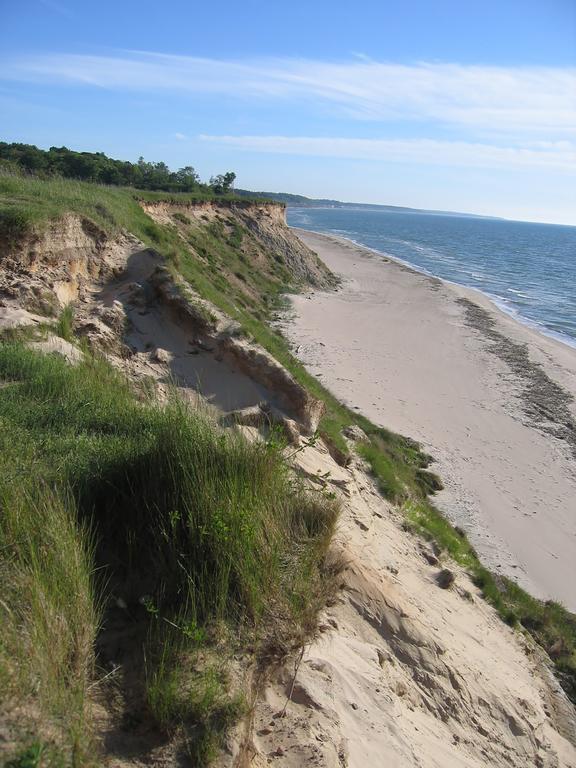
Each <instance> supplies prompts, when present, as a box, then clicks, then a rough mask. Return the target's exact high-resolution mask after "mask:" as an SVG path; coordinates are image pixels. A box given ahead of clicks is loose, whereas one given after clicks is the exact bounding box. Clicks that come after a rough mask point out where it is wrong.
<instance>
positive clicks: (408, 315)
mask: <svg viewBox="0 0 576 768" xmlns="http://www.w3.org/2000/svg"><path fill="white" fill-rule="evenodd" d="M297 232H298V234H299V236H300V237H301V238H302V240H304V242H305V243H306V244H307V245H309V246H310V247H312V248H313V249H314V250H315V251H316V252H317V253H318V255H319V256H320V257H321V258H322V260H323V261H325V262H326V264H327V265H328V266H329V267H330V268H331V269H332V270H334V271H335V272H336V273H338V274H339V275H341V276H342V278H343V284H342V288H341V289H340V290H339V291H337V292H331V293H328V292H326V293H324V292H315V293H314V294H313V295H310V294H309V295H307V296H297V297H295V298H294V302H293V306H294V317H293V318H291V319H290V321H289V322H286V324H285V327H284V332H285V333H286V335H287V336H288V338H289V339H291V341H292V342H294V344H295V346H296V350H297V355H298V357H299V358H300V359H301V360H302V361H303V362H304V363H305V364H306V366H307V367H308V368H309V370H311V371H312V372H313V373H315V374H316V375H319V376H321V378H322V381H323V382H324V383H325V384H326V385H327V386H328V387H329V388H330V389H331V390H332V391H333V392H334V394H335V395H337V396H338V397H339V398H340V399H342V400H343V401H344V402H346V403H347V404H348V405H349V406H351V407H353V408H356V409H357V410H359V411H361V412H362V413H364V414H365V415H366V416H368V417H369V418H370V419H372V420H373V421H374V422H375V423H378V424H381V425H384V426H386V427H388V428H390V429H393V430H395V431H397V432H400V433H401V434H404V435H407V436H410V437H413V438H414V439H416V440H418V441H419V442H420V443H422V445H423V446H424V447H425V448H426V450H428V451H429V452H430V453H431V454H432V455H433V456H434V457H435V459H436V463H435V465H434V469H435V471H437V472H438V473H439V474H440V476H441V477H442V479H443V482H444V484H445V490H444V491H442V492H441V493H439V494H438V496H437V502H438V505H439V506H440V508H441V509H442V510H443V511H444V512H445V513H446V514H447V515H448V516H449V517H450V519H451V520H452V521H454V522H456V523H458V524H459V525H461V526H463V527H464V528H465V529H466V531H467V532H468V534H469V536H470V539H471V541H472V542H473V544H474V546H475V547H476V548H477V550H478V551H479V553H480V555H481V557H482V559H483V560H484V562H485V563H486V564H487V565H488V566H490V567H491V568H492V569H494V570H495V571H496V572H500V573H503V574H506V575H508V576H511V577H512V578H515V579H516V580H517V581H518V582H519V583H520V584H521V585H522V586H524V587H525V588H526V589H528V590H529V591H530V592H531V593H532V594H535V595H537V596H539V597H543V598H553V599H556V600H559V601H561V602H563V603H564V604H565V605H566V606H567V607H568V608H570V609H571V610H576V589H575V585H576V406H575V400H574V396H575V395H576V349H573V348H571V347H568V346H566V345H564V344H562V343H561V342H557V341H555V340H554V339H550V338H547V337H545V336H543V335H541V334H539V333H538V332H537V331H534V330H532V329H531V328H528V327H525V326H523V325H521V324H520V323H518V322H516V321H515V320H514V319H513V318H511V317H509V316H507V315H505V314H504V313H502V312H501V311H500V310H498V309H497V308H496V307H495V305H493V304H492V303H491V302H490V301H489V299H487V298H486V297H485V296H484V295H483V294H480V293H478V292H476V291H473V290H471V289H466V288H462V287H459V286H454V285H451V284H448V283H445V282H442V281H441V280H438V279H437V278H432V277H429V276H426V275H423V274H421V273H418V272H416V271H415V270H412V269H410V268H408V267H406V266H404V265H402V264H400V263H398V262H395V261H393V260H391V259H389V258H385V257H384V256H382V255H379V254H375V253H374V252H372V251H370V250H368V249H365V248H362V247H360V246H356V245H355V244H353V243H351V242H350V241H346V240H344V239H341V238H335V237H331V236H326V235H319V234H316V233H311V232H305V231H303V230H297Z"/></svg>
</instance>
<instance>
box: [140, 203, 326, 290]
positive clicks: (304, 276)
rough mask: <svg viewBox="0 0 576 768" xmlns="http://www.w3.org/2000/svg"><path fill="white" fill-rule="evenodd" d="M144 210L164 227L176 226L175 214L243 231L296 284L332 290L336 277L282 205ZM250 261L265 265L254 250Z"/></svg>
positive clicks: (152, 206)
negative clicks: (298, 234) (295, 229)
mask: <svg viewBox="0 0 576 768" xmlns="http://www.w3.org/2000/svg"><path fill="white" fill-rule="evenodd" d="M142 207H143V208H144V210H145V211H146V213H148V215H149V216H150V217H151V218H152V219H154V220H155V221H157V222H159V223H162V224H172V225H174V224H175V219H174V214H184V216H186V217H188V218H189V219H190V220H191V221H192V222H194V223H195V224H200V225H202V226H206V225H207V224H210V223H214V222H221V223H223V224H224V225H226V224H228V225H230V224H234V225H236V226H240V227H243V228H245V229H246V230H247V231H248V232H249V233H250V234H251V235H252V236H253V238H254V239H255V240H256V242H257V243H259V244H260V246H261V248H262V249H263V251H264V252H265V253H266V255H267V257H268V258H270V257H271V258H272V259H275V260H276V261H277V262H278V263H281V264H284V265H285V266H286V267H287V269H288V271H289V273H290V275H291V276H292V278H293V279H294V280H295V281H302V282H304V283H306V284H308V285H312V286H314V287H317V288H329V287H331V286H332V285H334V284H335V278H334V275H333V274H332V273H331V272H330V270H329V269H328V268H327V267H326V265H325V264H324V263H323V262H322V261H320V259H319V258H318V256H317V255H316V254H315V253H314V252H313V251H312V250H311V249H310V248H308V246H306V245H305V244H304V243H303V242H302V240H300V239H299V238H298V237H296V235H295V234H294V233H293V232H292V230H290V229H289V228H288V227H287V226H286V209H285V208H284V206H283V205H278V204H258V203H250V202H245V201H238V202H230V203H226V204H223V203H222V202H216V203H215V202H211V201H206V202H202V203H194V204H192V205H183V204H180V203H178V204H176V203H167V202H160V203H142ZM176 223H178V222H177V221H176ZM250 257H251V262H252V265H253V266H258V265H259V264H260V265H261V264H262V261H263V260H262V258H261V254H258V252H257V251H254V249H253V250H252V253H251V254H250Z"/></svg>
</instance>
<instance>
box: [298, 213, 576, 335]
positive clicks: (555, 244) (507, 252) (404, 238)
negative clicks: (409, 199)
mask: <svg viewBox="0 0 576 768" xmlns="http://www.w3.org/2000/svg"><path fill="white" fill-rule="evenodd" d="M287 218H288V224H289V225H290V226H293V227H301V228H303V229H309V230H313V231H315V232H323V233H327V234H334V235H339V236H341V237H347V238H349V239H351V240H353V241H354V242H356V243H359V244H361V245H364V246H367V247H368V248H372V249H374V250H376V251H379V252H380V253H383V254H386V255H389V256H392V257H394V258H396V259H399V260H401V261H403V262H405V263H407V264H410V265H411V266H413V267H415V268H416V269H418V270H420V271H421V272H426V273H427V274H431V275H434V276H436V277H440V278H443V279H444V280H449V281H451V282H453V283H459V284H460V285H465V286H467V287H469V288H476V289H478V290H480V291H483V292H484V293H485V294H487V295H488V296H489V297H490V298H491V299H492V300H493V301H495V302H496V304H498V306H500V307H501V308H502V309H503V310H504V311H506V312H509V313H510V314H513V315H515V316H516V317H517V319H518V320H521V321H523V322H525V323H527V324H529V325H532V326H536V327H537V328H538V329H539V330H541V331H542V332H544V333H547V334H548V335H551V336H554V337H556V338H558V339H560V340H561V341H563V342H565V343H567V344H570V345H572V346H576V227H568V226H560V225H554V224H534V223H526V222H520V221H507V220H504V219H489V218H479V217H469V216H461V215H448V214H435V213H420V212H396V211H394V212H391V211H383V210H378V209H350V208H348V209H347V208H289V209H288V214H287Z"/></svg>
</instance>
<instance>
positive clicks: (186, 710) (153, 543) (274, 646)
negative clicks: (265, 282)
mask: <svg viewBox="0 0 576 768" xmlns="http://www.w3.org/2000/svg"><path fill="white" fill-rule="evenodd" d="M0 382H1V383H2V386H1V387H0V449H1V450H0V456H1V463H2V486H1V487H2V496H1V499H2V510H3V515H2V520H1V523H0V576H1V582H2V595H3V600H2V602H1V603H0V613H1V614H2V615H1V616H0V621H1V623H2V626H3V633H2V638H1V641H0V642H1V645H0V680H2V682H3V685H2V686H0V690H1V691H2V693H1V694H0V695H1V696H2V698H3V700H2V707H3V709H4V710H7V709H8V704H9V703H11V704H14V703H15V702H18V703H20V704H26V702H28V703H29V702H30V701H31V700H32V701H33V702H34V706H31V705H30V718H31V720H32V725H33V726H34V725H35V726H36V727H39V728H40V727H42V726H43V727H45V728H46V729H47V730H50V731H53V730H54V729H55V730H56V731H57V732H58V733H59V739H58V747H59V754H60V758H61V759H62V761H63V764H64V765H66V764H68V763H69V762H73V763H74V764H75V765H81V764H86V763H88V762H89V754H90V751H91V741H90V732H89V727H88V722H89V718H88V717H87V712H88V710H89V697H87V690H88V687H89V685H91V684H92V683H90V681H91V680H92V679H93V677H94V672H93V670H94V643H95V639H96V635H97V632H98V627H99V626H100V625H101V623H102V622H103V625H104V629H106V626H107V624H108V623H112V624H114V625H117V624H118V622H119V621H120V630H119V631H121V632H125V631H126V629H127V628H128V627H130V626H132V627H133V628H134V627H135V628H136V629H135V630H134V635H133V640H132V642H133V649H132V654H133V659H134V661H133V664H134V670H133V675H134V676H135V678H136V680H137V682H138V683H139V685H140V686H141V687H142V690H143V693H142V695H143V696H144V702H142V703H143V704H145V705H146V707H147V709H148V712H149V716H150V717H151V718H152V719H153V720H154V721H155V722H156V723H157V724H158V726H159V727H161V728H163V729H164V730H165V731H166V732H173V731H174V730H175V729H177V728H180V729H183V731H184V733H185V734H186V737H185V740H186V748H187V749H188V751H189V752H190V754H191V755H192V756H193V757H194V760H195V761H196V763H195V764H197V765H204V764H205V761H206V760H207V759H208V757H209V756H210V754H212V753H214V751H215V749H216V748H217V746H218V745H219V744H220V740H221V738H222V734H223V732H224V730H225V728H226V727H227V726H228V725H229V724H230V722H231V721H232V720H233V719H235V718H236V717H237V716H238V713H239V712H240V711H241V709H242V698H241V695H240V691H231V692H230V691H229V690H228V684H227V665H228V663H229V660H230V658H231V657H232V655H233V654H236V655H238V654H242V653H244V649H246V648H248V647H250V648H251V649H252V652H254V653H256V656H257V657H258V658H260V659H264V658H267V657H269V656H271V655H273V656H274V655H283V653H285V652H286V651H287V650H288V649H290V648H292V647H297V646H298V645H299V644H300V643H301V642H302V641H303V640H304V638H305V637H306V636H307V635H308V634H309V633H310V632H311V631H313V628H314V622H315V614H316V612H317V610H318V608H319V607H320V606H321V605H322V603H323V601H324V599H325V597H326V591H327V590H328V589H329V580H327V579H326V577H325V574H324V573H323V572H322V569H323V561H324V556H325V553H326V549H327V546H328V543H329V541H330V537H331V533H332V529H333V525H334V522H335V517H336V507H335V506H334V504H333V502H332V501H330V500H329V499H327V498H326V497H324V496H323V495H322V494H316V495H310V494H307V493H306V492H304V490H303V489H302V488H301V487H300V485H299V484H298V483H297V482H296V481H295V480H294V478H293V477H292V476H291V474H290V473H289V471H288V468H287V466H286V465H285V463H284V462H283V460H282V457H281V450H280V449H281V446H280V445H279V444H278V443H277V441H275V440H272V441H269V442H268V443H261V444H248V443H247V442H246V441H245V440H243V439H242V438H241V437H240V436H239V435H237V434H234V433H230V432H227V433H224V432H220V431H219V430H218V429H216V427H214V426H213V425H212V424H211V423H210V422H209V421H208V420H207V419H206V418H204V417H203V416H202V415H200V414H198V413H196V412H190V411H189V410H188V409H187V407H186V406H184V405H183V404H182V403H181V402H179V401H178V400H176V399H174V400H172V401H171V402H170V403H169V404H168V405H167V406H165V407H163V408H161V407H160V406H158V405H157V404H156V403H155V402H154V401H153V400H151V399H150V397H149V396H147V395H146V393H144V392H141V393H139V397H136V396H135V395H134V394H133V393H132V391H131V390H130V388H129V386H128V384H127V383H126V382H125V381H124V380H123V379H122V378H121V377H120V376H119V375H118V374H117V373H115V372H114V371H113V370H112V369H111V368H110V367H109V366H108V365H107V364H106V363H104V362H103V361H102V360H99V359H96V358H90V357H88V358H87V359H86V360H85V361H84V362H83V363H81V364H80V365H78V366H76V367H70V366H68V365H67V364H66V363H65V362H64V361H63V360H61V359H60V358H59V357H58V356H42V355H39V354H37V353H34V352H32V351H31V350H28V349H26V348H25V347H23V346H21V344H19V343H10V342H5V343H4V344H2V345H1V346H0ZM33 478H34V479H33ZM118 510H122V513H121V514H119V513H118ZM96 574H97V575H98V578H96ZM97 594H98V595H100V596H102V595H113V596H114V601H112V602H110V599H109V598H106V602H105V604H104V609H105V610H103V609H102V608H101V607H100V606H101V604H102V600H103V599H104V598H102V597H100V598H98V597H96V595H97ZM118 601H120V604H121V605H122V606H125V608H124V609H123V610H125V612H126V619H125V625H126V626H125V627H124V624H123V623H122V619H121V617H120V619H119V617H118V614H119V613H120V614H122V610H120V609H118V608H116V607H115V605H116V603H117V602H118ZM106 642H110V639H109V638H108V640H107V641H106ZM105 648H106V643H104V645H103V650H101V651H100V653H101V655H102V658H100V657H98V658H97V659H96V664H97V665H100V664H102V663H104V662H105V661H106V658H105V656H106V651H105ZM142 648H143V649H144V650H143V652H142V650H141V649H142ZM134 685H135V684H134V683H132V690H130V691H123V694H124V695H125V696H126V697H128V698H133V697H134V696H135V695H136V693H135V690H134ZM72 713H74V716H72Z"/></svg>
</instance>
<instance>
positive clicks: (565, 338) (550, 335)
mask: <svg viewBox="0 0 576 768" xmlns="http://www.w3.org/2000/svg"><path fill="white" fill-rule="evenodd" d="M490 218H491V217H490ZM532 223H537V222H532ZM290 228H291V229H293V230H295V231H296V232H298V231H300V232H309V233H310V234H313V235H321V236H323V237H327V238H333V239H334V240H337V241H338V240H341V241H343V242H348V243H352V244H353V245H355V246H356V247H357V248H361V249H364V250H366V251H368V252H369V253H373V254H374V255H375V256H379V257H383V258H385V259H390V260H391V261H394V262H396V264H401V265H402V266H404V267H407V268H408V269H411V270H412V271H414V272H416V273H417V274H419V275H425V276H426V277H432V278H434V279H435V280H441V281H442V282H443V283H445V284H446V285H451V286H454V287H455V288H457V289H462V290H464V291H471V292H472V293H473V294H475V295H476V296H477V298H479V299H480V298H481V299H484V300H486V299H487V300H488V301H489V302H490V304H491V305H492V308H493V309H494V310H497V311H498V312H501V313H502V314H503V315H506V317H509V318H511V319H512V320H514V321H515V322H516V323H518V324H519V325H521V326H523V327H524V328H529V329H530V330H531V331H534V332H535V333H538V334H540V335H541V336H545V337H546V338H547V339H552V340H553V341H556V342H558V343H559V344H563V345H564V346H566V347H569V348H571V349H574V350H576V339H575V338H573V337H572V336H569V335H568V334H565V333H560V332H559V331H553V330H551V329H550V328H548V327H547V326H545V325H544V324H543V323H539V322H537V321H536V320H532V319H531V318H529V317H524V315H522V314H520V312H518V311H517V310H516V309H514V307H512V306H509V305H508V304H507V303H506V299H505V298H503V297H502V296H496V295H493V294H490V293H487V292H486V291H483V290H482V289H481V288H474V287H473V286H471V285H463V284H462V283H457V282H455V281H454V280H449V279H448V278H446V277H439V276H438V275H435V274H433V273H432V272H429V271H428V270H427V269H426V268H425V267H420V266H418V264H413V263H412V262H410V261H406V260H405V259H401V258H400V257H399V256H395V255H393V254H391V253H388V252H387V251H379V250H378V249H377V248H371V247H370V246H369V245H364V243H361V242H359V241H358V240H354V238H352V237H346V236H345V235H335V234H332V233H331V232H317V231H316V230H313V229H303V228H302V227H290Z"/></svg>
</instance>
